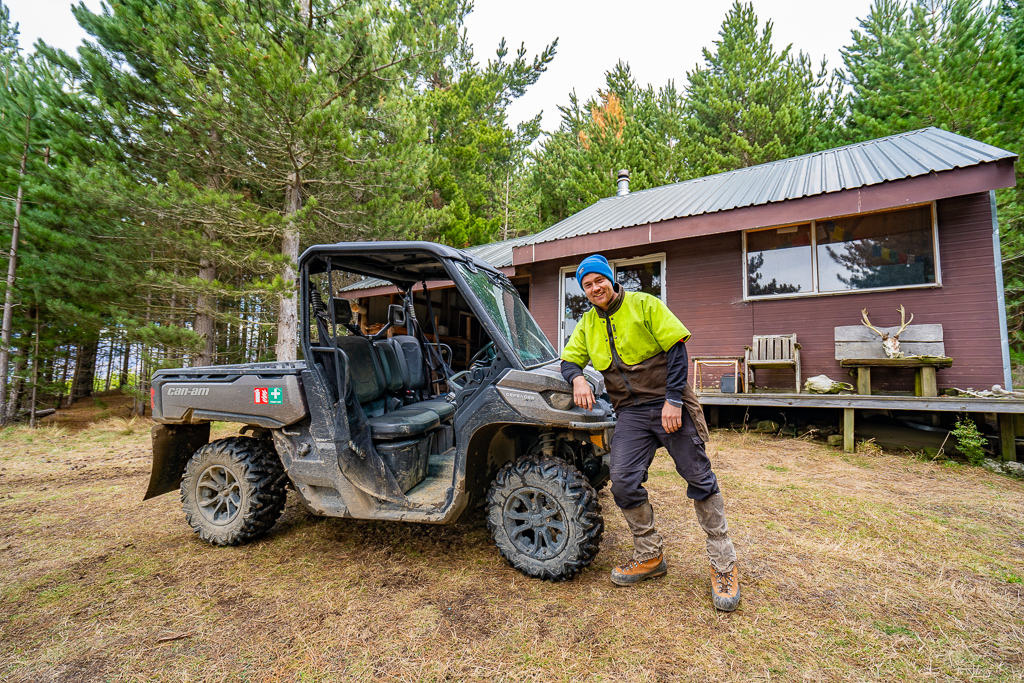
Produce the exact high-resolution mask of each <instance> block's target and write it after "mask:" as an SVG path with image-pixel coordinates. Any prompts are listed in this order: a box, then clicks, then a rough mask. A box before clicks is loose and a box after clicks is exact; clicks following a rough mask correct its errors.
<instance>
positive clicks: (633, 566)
mask: <svg viewBox="0 0 1024 683" xmlns="http://www.w3.org/2000/svg"><path fill="white" fill-rule="evenodd" d="M665 574H668V565H667V564H665V556H664V555H658V556H657V557H652V558H651V559H649V560H646V561H644V562H641V561H640V560H636V559H633V560H630V561H629V562H627V563H626V564H620V565H619V566H618V567H616V568H615V569H613V570H612V583H614V584H615V585H616V586H632V585H633V584H635V583H639V582H641V581H643V580H644V579H653V578H654V577H656V576H665Z"/></svg>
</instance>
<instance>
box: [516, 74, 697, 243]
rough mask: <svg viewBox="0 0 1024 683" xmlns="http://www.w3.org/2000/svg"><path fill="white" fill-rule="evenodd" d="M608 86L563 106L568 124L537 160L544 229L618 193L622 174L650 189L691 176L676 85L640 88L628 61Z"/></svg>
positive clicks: (636, 185)
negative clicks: (622, 171) (684, 151)
mask: <svg viewBox="0 0 1024 683" xmlns="http://www.w3.org/2000/svg"><path fill="white" fill-rule="evenodd" d="M605 84H606V88H605V89H602V90H599V91H598V93H597V95H596V96H595V97H592V98H590V99H589V100H587V101H586V102H585V103H583V104H581V103H580V101H579V98H578V96H577V95H576V93H575V92H574V93H572V94H570V96H569V104H568V105H566V106H562V107H559V111H560V112H561V114H562V120H561V123H560V125H559V128H558V130H557V131H555V132H554V133H552V134H551V135H550V137H549V138H548V139H547V140H545V141H544V143H543V144H542V145H541V148H540V150H539V151H538V152H537V153H536V154H535V156H534V160H533V167H532V171H533V178H532V181H533V183H534V186H535V187H536V188H537V193H538V198H539V207H538V212H539V217H540V227H546V226H547V225H550V224H551V223H554V222H557V221H560V220H562V219H564V218H566V217H568V216H571V215H572V214H574V213H576V212H577V211H579V210H580V209H583V208H586V207H587V206H589V205H591V204H593V203H594V202H596V201H597V200H599V199H601V198H603V197H608V196H610V195H613V194H615V191H616V179H617V177H618V171H619V170H620V169H626V170H628V171H629V172H630V188H631V189H633V190H643V189H646V188H649V187H654V186H657V185H664V184H666V183H672V182H677V181H678V180H682V179H684V178H685V175H684V174H685V171H686V169H685V164H683V159H682V156H681V154H680V152H681V148H680V145H679V136H680V126H679V120H680V112H681V99H680V97H679V94H678V93H677V91H676V90H675V86H674V84H673V83H671V82H669V83H668V84H667V85H666V86H664V87H662V88H661V89H659V90H658V91H655V90H654V88H653V86H650V85H648V86H647V87H646V88H641V87H639V86H638V85H637V83H636V80H635V79H634V78H633V74H632V72H631V70H630V68H629V65H628V64H625V63H624V62H621V61H620V62H619V63H617V64H616V66H615V68H613V69H612V70H611V71H608V72H606V74H605Z"/></svg>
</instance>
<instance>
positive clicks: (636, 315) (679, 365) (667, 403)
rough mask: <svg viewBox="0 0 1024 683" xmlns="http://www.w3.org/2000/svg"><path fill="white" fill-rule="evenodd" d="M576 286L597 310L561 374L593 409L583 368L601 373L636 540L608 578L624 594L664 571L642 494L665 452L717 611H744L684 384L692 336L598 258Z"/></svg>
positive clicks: (616, 464) (718, 498)
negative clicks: (690, 510) (696, 531)
mask: <svg viewBox="0 0 1024 683" xmlns="http://www.w3.org/2000/svg"><path fill="white" fill-rule="evenodd" d="M576 280H577V281H578V282H579V283H580V287H581V288H582V289H583V292H584V294H586V296H587V299H588V300H589V301H590V303H592V304H593V308H591V309H590V310H588V311H587V312H586V313H585V314H584V315H583V318H582V320H581V321H580V322H579V324H578V325H576V328H575V329H574V330H573V333H572V337H571V338H570V339H569V341H568V343H566V345H565V349H564V350H563V351H562V376H563V377H565V379H566V381H568V382H569V383H570V384H572V387H573V398H574V400H575V401H576V404H577V405H578V406H580V407H581V408H584V409H586V410H590V409H591V408H593V406H594V394H593V392H592V391H591V389H590V385H589V384H588V383H587V381H586V378H585V377H584V376H583V367H584V366H585V365H586V364H587V363H588V362H593V364H594V367H595V368H597V369H598V370H599V371H600V372H601V374H602V375H604V379H605V384H606V385H607V388H608V396H609V398H611V401H612V405H613V406H614V408H615V412H616V413H617V416H618V417H617V424H616V427H615V437H614V438H613V439H612V444H611V480H612V497H613V498H614V499H615V504H616V505H618V506H619V508H620V509H621V510H622V515H623V516H624V517H625V518H626V523H627V524H628V525H629V528H630V530H631V531H632V532H633V557H632V559H631V560H630V561H629V562H626V563H625V564H622V565H620V566H618V567H615V568H614V569H613V570H612V575H611V578H612V582H613V583H615V584H616V585H619V586H628V585H632V584H635V583H637V582H639V581H642V580H644V579H650V578H654V577H657V576H664V575H665V574H666V573H668V565H667V564H666V563H665V557H664V548H663V543H662V538H661V536H660V535H659V534H658V532H657V531H656V530H655V527H654V509H653V508H652V507H651V504H650V502H649V501H648V498H647V491H646V490H645V489H644V486H643V483H644V482H645V481H647V470H648V468H650V466H651V461H652V460H653V458H654V452H655V451H656V450H657V448H658V446H659V445H661V446H664V447H665V448H666V449H667V450H668V453H669V455H670V456H672V460H673V461H674V462H675V466H676V471H677V472H678V473H679V476H681V477H682V478H683V479H685V480H686V484H687V486H686V495H687V497H688V498H690V499H692V500H693V503H694V509H695V510H696V513H697V521H698V523H699V524H700V526H701V527H702V528H703V529H704V531H705V532H706V533H707V536H708V539H707V552H708V557H709V558H710V559H711V594H712V599H713V601H714V604H715V607H716V608H718V609H720V610H723V611H728V612H731V611H732V610H735V609H736V608H737V607H738V606H739V603H740V586H739V570H738V568H737V566H736V551H735V550H734V548H733V545H732V540H730V538H729V527H728V524H727V523H726V520H725V505H724V502H723V500H722V494H721V493H720V492H719V489H718V480H717V479H716V477H715V473H714V472H712V470H711V461H710V460H708V457H707V454H706V453H705V452H704V442H705V441H706V440H707V438H708V427H707V423H706V422H705V421H704V415H703V412H702V411H701V407H700V403H699V402H698V401H697V395H696V394H695V393H694V392H693V389H692V388H690V386H689V385H688V384H687V381H686V380H687V367H688V365H689V360H688V358H687V355H686V340H687V339H689V338H690V332H689V331H688V330H687V329H686V327H685V326H684V325H683V324H682V323H681V322H679V319H678V318H676V316H675V315H673V314H672V311H670V310H669V309H668V307H667V306H666V305H665V304H664V303H662V301H661V300H660V299H658V298H657V297H653V296H651V295H649V294H644V293H642V292H627V291H625V290H624V289H623V288H622V287H621V286H619V285H618V284H617V283H615V282H614V276H613V275H612V269H611V266H610V265H609V264H608V260H607V259H605V258H604V257H603V256H600V255H598V254H594V255H593V256H589V257H587V258H586V259H584V260H583V262H582V263H581V264H580V266H579V268H577V270H576Z"/></svg>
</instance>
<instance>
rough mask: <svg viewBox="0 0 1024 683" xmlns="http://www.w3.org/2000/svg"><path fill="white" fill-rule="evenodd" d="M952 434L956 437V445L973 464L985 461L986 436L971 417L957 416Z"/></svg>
mask: <svg viewBox="0 0 1024 683" xmlns="http://www.w3.org/2000/svg"><path fill="white" fill-rule="evenodd" d="M952 434H953V436H955V437H956V447H957V448H958V449H960V452H961V453H963V454H964V456H966V458H967V460H968V461H969V462H970V463H971V464H972V465H980V464H981V463H982V462H984V461H985V437H983V436H982V435H981V432H979V431H978V426H977V425H976V424H974V421H973V420H971V418H969V417H966V416H965V417H960V418H957V420H956V426H955V427H953V432H952Z"/></svg>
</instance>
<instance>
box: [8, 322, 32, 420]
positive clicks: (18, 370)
mask: <svg viewBox="0 0 1024 683" xmlns="http://www.w3.org/2000/svg"><path fill="white" fill-rule="evenodd" d="M27 346H28V340H26V339H25V338H24V336H22V337H21V338H20V339H19V340H18V348H17V350H16V351H15V352H14V372H13V373H11V383H10V391H8V393H7V422H8V423H10V422H13V421H14V418H15V416H16V415H17V414H18V408H19V406H20V404H21V394H22V391H24V388H25V355H26V353H27Z"/></svg>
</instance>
